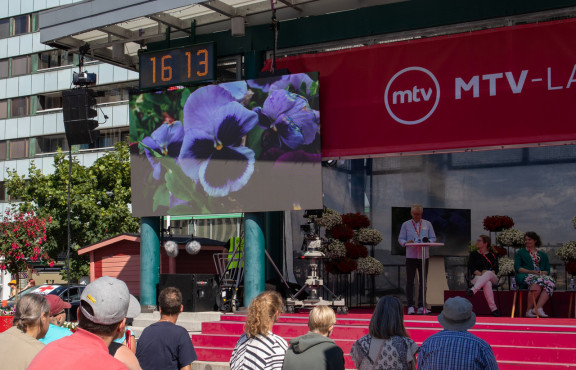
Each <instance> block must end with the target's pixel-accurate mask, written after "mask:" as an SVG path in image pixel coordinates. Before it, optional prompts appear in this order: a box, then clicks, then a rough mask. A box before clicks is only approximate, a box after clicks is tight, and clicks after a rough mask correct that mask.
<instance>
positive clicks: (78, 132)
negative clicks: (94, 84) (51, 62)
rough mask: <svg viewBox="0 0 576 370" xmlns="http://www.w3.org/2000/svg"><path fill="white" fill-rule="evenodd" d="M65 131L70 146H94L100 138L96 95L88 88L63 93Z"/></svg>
mask: <svg viewBox="0 0 576 370" xmlns="http://www.w3.org/2000/svg"><path fill="white" fill-rule="evenodd" d="M62 110H63V113H64V130H65V131H66V139H67V140H68V145H78V144H92V143H93V142H94V141H95V140H96V139H97V138H98V132H97V131H95V129H96V127H98V121H97V120H95V119H93V118H95V117H96V116H97V115H98V112H97V111H96V93H95V92H94V91H93V90H91V89H87V88H82V87H81V88H76V89H72V90H66V91H62Z"/></svg>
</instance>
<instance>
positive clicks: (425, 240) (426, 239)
mask: <svg viewBox="0 0 576 370" xmlns="http://www.w3.org/2000/svg"><path fill="white" fill-rule="evenodd" d="M422 242H423V243H430V239H428V237H427V236H425V237H423V238H422Z"/></svg>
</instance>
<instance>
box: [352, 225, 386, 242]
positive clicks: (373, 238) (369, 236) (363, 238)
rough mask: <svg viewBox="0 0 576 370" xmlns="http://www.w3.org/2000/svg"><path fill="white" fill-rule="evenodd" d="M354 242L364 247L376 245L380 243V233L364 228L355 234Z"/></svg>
mask: <svg viewBox="0 0 576 370" xmlns="http://www.w3.org/2000/svg"><path fill="white" fill-rule="evenodd" d="M356 240H357V241H358V242H360V243H362V244H366V245H377V244H378V243H380V242H381V241H382V233H381V232H380V231H378V230H376V229H369V228H366V227H365V228H362V229H360V230H358V232H356Z"/></svg>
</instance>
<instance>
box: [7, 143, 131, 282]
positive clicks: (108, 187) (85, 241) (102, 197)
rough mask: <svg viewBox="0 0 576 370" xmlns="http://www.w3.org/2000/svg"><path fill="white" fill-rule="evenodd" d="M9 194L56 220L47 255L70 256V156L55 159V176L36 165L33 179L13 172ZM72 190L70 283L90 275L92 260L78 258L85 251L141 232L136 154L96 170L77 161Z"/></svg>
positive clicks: (24, 207)
mask: <svg viewBox="0 0 576 370" xmlns="http://www.w3.org/2000/svg"><path fill="white" fill-rule="evenodd" d="M7 172H8V180H7V181H6V189H7V191H8V194H9V195H10V196H12V197H13V198H16V199H18V201H17V203H15V204H14V206H15V207H16V208H18V209H19V210H20V211H21V212H28V211H33V212H34V213H35V214H36V215H38V216H39V217H41V218H46V219H47V218H49V217H51V218H52V223H51V224H50V225H48V228H47V233H46V236H47V240H46V245H45V246H44V247H45V250H46V252H47V253H48V255H49V256H50V257H51V258H53V259H58V258H60V259H61V258H62V257H63V256H65V255H66V249H67V245H68V244H67V243H68V234H67V232H68V229H67V197H68V155H67V153H63V152H62V151H59V152H58V154H56V156H55V157H54V171H53V172H52V173H51V174H49V175H43V174H42V171H41V170H40V169H38V168H37V167H36V166H35V164H34V163H33V162H32V163H31V165H30V167H29V170H28V176H23V175H21V174H18V173H17V172H16V171H15V170H7ZM71 178H72V181H71V191H70V204H71V213H70V229H71V245H72V251H71V253H70V258H71V260H73V261H72V262H71V263H70V266H71V268H70V280H71V281H77V279H78V278H79V277H81V276H86V275H88V274H89V267H88V258H87V257H86V256H83V257H81V256H78V254H77V253H76V251H77V250H78V249H79V248H80V247H83V246H86V245H90V244H94V243H97V242H99V241H102V240H105V239H108V238H111V237H114V236H116V235H118V234H121V233H132V232H137V231H138V229H139V227H140V221H139V219H138V218H134V217H132V215H131V212H130V208H129V206H128V205H129V203H130V202H131V189H130V151H129V146H128V144H127V143H119V144H117V145H116V146H115V148H114V150H112V151H109V152H107V153H106V154H105V155H103V156H102V157H100V158H98V159H97V160H96V161H95V162H94V164H93V165H92V166H90V167H85V166H82V165H81V164H80V163H79V161H78V159H77V158H76V157H74V156H73V157H72V176H71Z"/></svg>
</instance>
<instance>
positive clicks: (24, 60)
mask: <svg viewBox="0 0 576 370" xmlns="http://www.w3.org/2000/svg"><path fill="white" fill-rule="evenodd" d="M29 73H30V55H25V56H23V57H18V58H13V59H12V77H14V76H22V75H25V74H29Z"/></svg>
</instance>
